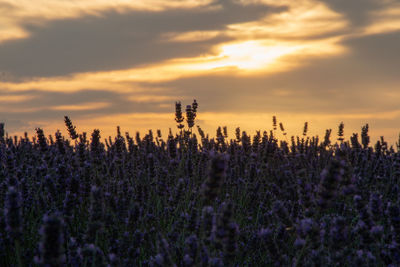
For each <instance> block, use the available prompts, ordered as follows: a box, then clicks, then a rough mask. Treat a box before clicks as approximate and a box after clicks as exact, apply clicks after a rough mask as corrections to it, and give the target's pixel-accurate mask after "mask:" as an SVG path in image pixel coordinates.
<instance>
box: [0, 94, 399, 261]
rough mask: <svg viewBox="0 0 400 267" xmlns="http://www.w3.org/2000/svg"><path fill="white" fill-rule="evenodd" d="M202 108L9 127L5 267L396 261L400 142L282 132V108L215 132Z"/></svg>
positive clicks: (4, 159) (1, 232)
mask: <svg viewBox="0 0 400 267" xmlns="http://www.w3.org/2000/svg"><path fill="white" fill-rule="evenodd" d="M196 112H197V103H196V102H193V104H192V105H188V106H186V109H185V110H184V111H182V106H181V104H180V103H179V102H177V103H176V123H177V126H178V127H177V130H176V133H172V131H170V133H169V134H168V135H167V136H164V135H162V133H161V132H160V131H157V132H156V133H153V132H151V131H149V132H148V133H147V134H146V135H145V136H140V134H139V133H137V134H136V136H130V135H129V133H126V134H122V133H121V132H120V129H119V128H118V129H117V134H116V136H115V137H114V138H111V137H109V138H106V139H102V137H101V133H100V132H99V131H98V130H94V131H93V133H91V136H88V135H87V134H86V133H79V132H78V130H77V129H76V128H75V126H74V125H73V123H72V121H71V120H70V118H69V117H65V123H66V126H67V130H68V133H69V136H63V135H62V134H61V132H57V133H55V135H51V136H50V135H49V136H46V134H45V133H44V132H43V130H42V129H40V128H38V129H36V132H37V135H36V136H35V137H33V138H29V137H28V136H23V137H8V136H6V135H5V134H4V127H5V126H6V125H1V127H0V225H1V227H0V265H1V266H389V265H391V266H399V265H400V206H399V194H400V191H399V183H400V151H399V145H400V144H397V146H396V147H392V146H389V145H388V144H387V143H386V142H385V140H384V139H383V138H382V139H381V140H379V141H378V142H377V143H376V144H370V140H369V136H368V125H365V126H363V127H362V131H361V134H360V136H358V135H357V134H354V135H353V136H352V137H351V139H350V140H345V139H344V138H343V136H344V134H343V132H344V125H343V124H340V125H339V128H338V131H337V134H336V133H335V132H334V134H333V133H332V131H331V130H327V132H326V136H325V137H323V138H321V140H320V139H319V138H318V137H310V136H308V135H307V124H305V127H304V132H303V133H302V134H301V135H300V136H299V137H291V138H290V137H288V138H287V136H286V134H285V130H284V127H283V125H282V124H279V122H278V121H277V119H276V118H275V117H274V118H273V120H272V128H271V129H272V130H271V131H265V132H257V133H255V134H254V135H252V136H250V135H249V134H247V133H246V132H244V131H241V129H239V128H237V129H236V136H234V138H229V137H228V135H227V131H226V128H219V129H218V130H217V134H216V137H215V138H210V137H209V136H208V135H206V134H205V133H204V132H203V131H202V130H201V128H200V127H197V125H196V124H195V121H196V120H195V119H196ZM78 129H79V127H78ZM278 132H279V133H280V134H281V135H283V136H284V137H285V138H283V139H284V140H278V139H277V137H276V136H277V133H278ZM333 135H335V136H333Z"/></svg>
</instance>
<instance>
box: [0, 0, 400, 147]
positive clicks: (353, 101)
mask: <svg viewBox="0 0 400 267" xmlns="http://www.w3.org/2000/svg"><path fill="white" fill-rule="evenodd" d="M193 99H197V101H198V103H199V109H198V112H199V114H198V121H197V124H198V125H200V126H201V127H202V128H203V129H205V131H206V132H208V133H210V135H215V129H216V128H217V127H218V126H225V125H226V126H228V129H229V130H230V133H233V131H234V128H235V127H237V126H240V127H241V129H242V130H246V131H248V132H249V133H250V134H254V132H255V131H256V130H270V129H271V127H272V116H273V115H276V116H277V118H278V120H279V121H280V122H283V124H284V125H285V128H286V129H287V130H288V132H289V134H290V135H292V134H293V135H296V134H298V135H300V134H301V133H302V127H303V124H304V122H305V121H308V123H309V130H310V134H319V135H320V136H322V135H323V134H324V132H325V129H326V128H332V129H333V132H334V135H333V137H336V132H337V126H338V124H339V123H340V122H341V121H343V122H344V124H345V133H346V134H347V135H349V134H351V133H352V132H360V129H361V126H363V125H364V124H365V123H369V124H370V128H371V135H372V136H373V138H374V139H376V138H377V137H378V136H380V135H384V136H385V137H386V139H388V140H390V141H391V142H392V143H394V142H395V140H397V139H398V135H399V132H400V1H398V0H320V1H314V0H295V1H294V0H186V1H182V0H138V1H135V0H114V1H109V0H79V1H78V0H57V1H54V0H19V1H15V0H0V122H1V121H3V122H5V123H6V130H7V131H8V132H9V133H10V134H22V133H23V132H24V131H27V132H28V133H29V134H30V135H32V134H33V133H34V130H35V128H36V127H43V128H44V130H45V132H46V133H47V134H53V133H54V132H55V131H56V130H57V129H61V130H62V131H63V132H64V133H66V131H65V127H64V124H63V117H64V115H69V116H70V117H71V119H72V121H73V122H74V123H75V124H76V126H77V129H78V130H79V131H87V132H89V133H90V132H91V131H92V130H93V129H94V128H99V129H100V130H101V133H102V137H106V136H107V135H109V134H111V135H115V129H116V126H117V125H120V126H121V129H122V131H123V132H125V131H129V132H131V134H134V133H135V132H136V131H141V132H143V133H144V131H145V130H147V129H150V128H151V129H153V130H156V129H162V130H163V132H164V134H166V133H167V132H166V131H167V129H168V128H169V127H171V128H172V129H173V130H174V131H175V129H176V126H175V125H176V124H175V122H174V109H175V106H174V103H175V101H178V100H179V101H181V102H182V104H183V107H184V105H186V104H191V103H192V101H193Z"/></svg>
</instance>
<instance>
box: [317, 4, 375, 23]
mask: <svg viewBox="0 0 400 267" xmlns="http://www.w3.org/2000/svg"><path fill="white" fill-rule="evenodd" d="M320 1H321V2H324V3H326V4H327V5H328V6H329V7H330V8H332V9H333V10H335V11H336V12H338V13H341V14H344V15H345V16H346V17H347V19H348V20H349V21H350V22H351V23H352V24H353V26H363V25H366V24H368V23H369V22H370V13H371V11H375V10H379V9H380V8H382V7H383V3H382V2H383V1H381V0H350V1H349V0H320Z"/></svg>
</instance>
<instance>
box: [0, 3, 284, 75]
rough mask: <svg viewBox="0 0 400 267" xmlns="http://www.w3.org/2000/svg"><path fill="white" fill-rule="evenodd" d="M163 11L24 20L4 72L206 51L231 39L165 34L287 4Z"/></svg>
mask: <svg viewBox="0 0 400 267" xmlns="http://www.w3.org/2000/svg"><path fill="white" fill-rule="evenodd" d="M217 6H221V7H222V8H217V9H216V8H214V9H213V8H210V7H207V8H194V9H187V10H182V9H179V10H167V11H164V12H145V11H130V12H127V13H123V14H121V13H118V12H111V11H109V12H105V13H104V14H102V16H86V17H82V18H78V19H69V20H58V21H52V22H51V23H48V24H45V25H44V26H43V25H42V26H38V25H37V23H32V24H29V23H26V24H25V25H24V28H25V29H26V30H27V31H28V32H30V34H31V37H30V38H27V39H19V40H13V41H8V42H4V43H3V44H0V71H3V72H6V73H11V74H12V75H15V76H28V77H29V76H55V75H65V74H68V73H75V72H84V71H98V70H113V69H124V68H129V67H133V66H136V65H140V64H144V63H152V62H158V61H161V60H166V59H171V58H175V57H190V56H197V55H200V54H204V53H206V52H208V51H209V50H210V47H211V46H213V45H215V44H218V43H221V42H225V41H227V40H229V38H227V37H226V36H217V37H215V38H213V39H211V40H207V41H198V42H190V43H166V42H164V41H163V40H162V38H161V36H162V34H165V33H167V32H186V31H197V30H221V29H223V28H225V27H226V25H227V24H231V23H238V22H246V21H253V20H258V19H259V18H260V17H262V16H265V15H266V14H268V13H269V12H280V11H283V10H284V8H283V7H282V8H276V7H269V6H266V5H261V4H260V5H249V6H242V5H240V4H234V2H233V1H226V0H224V1H221V0H220V1H218V2H217V3H215V7H217Z"/></svg>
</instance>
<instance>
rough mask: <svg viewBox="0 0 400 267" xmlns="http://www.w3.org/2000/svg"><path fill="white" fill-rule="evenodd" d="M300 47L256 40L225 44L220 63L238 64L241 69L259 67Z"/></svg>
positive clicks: (227, 64)
mask: <svg viewBox="0 0 400 267" xmlns="http://www.w3.org/2000/svg"><path fill="white" fill-rule="evenodd" d="M299 48H300V46H282V45H263V44H262V43H259V42H256V41H247V42H244V43H238V44H230V45H224V46H223V47H222V53H221V56H222V57H223V60H221V62H220V64H221V65H222V66H224V65H226V66H237V67H238V68H240V69H259V68H262V67H266V66H268V65H270V64H272V63H274V62H275V61H276V60H277V59H278V58H279V57H281V56H284V55H286V54H289V53H292V52H294V51H296V50H297V49H299Z"/></svg>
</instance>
